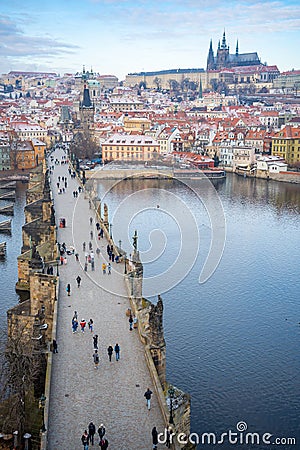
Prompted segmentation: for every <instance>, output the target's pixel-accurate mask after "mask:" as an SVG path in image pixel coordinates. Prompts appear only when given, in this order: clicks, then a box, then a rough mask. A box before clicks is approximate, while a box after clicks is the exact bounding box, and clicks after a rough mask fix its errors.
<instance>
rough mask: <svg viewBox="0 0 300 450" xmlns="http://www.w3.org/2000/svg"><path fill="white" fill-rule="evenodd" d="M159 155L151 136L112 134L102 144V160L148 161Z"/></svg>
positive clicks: (157, 144)
mask: <svg viewBox="0 0 300 450" xmlns="http://www.w3.org/2000/svg"><path fill="white" fill-rule="evenodd" d="M159 153H160V146H159V143H158V142H157V141H155V140H154V139H153V138H152V137H151V136H144V135H139V134H130V135H121V134H114V135H113V136H110V137H109V138H108V139H107V140H106V141H105V142H104V143H103V144H102V160H103V161H106V162H109V161H141V162H142V161H143V162H144V161H149V160H151V159H153V158H155V157H156V156H157V155H158V154H159Z"/></svg>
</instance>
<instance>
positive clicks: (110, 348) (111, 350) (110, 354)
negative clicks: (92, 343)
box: [107, 345, 114, 362]
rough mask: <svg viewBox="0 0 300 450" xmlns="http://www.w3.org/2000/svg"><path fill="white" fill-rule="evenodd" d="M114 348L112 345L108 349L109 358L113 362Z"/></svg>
mask: <svg viewBox="0 0 300 450" xmlns="http://www.w3.org/2000/svg"><path fill="white" fill-rule="evenodd" d="M113 351H114V349H113V348H112V346H111V345H110V346H109V347H108V349H107V353H108V358H109V362H111V357H112V354H113Z"/></svg>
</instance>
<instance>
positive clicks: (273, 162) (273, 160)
mask: <svg viewBox="0 0 300 450" xmlns="http://www.w3.org/2000/svg"><path fill="white" fill-rule="evenodd" d="M256 164H257V165H256V169H257V170H262V171H265V172H269V173H279V172H286V171H287V167H288V165H287V163H286V162H285V161H284V159H283V158H280V157H279V156H258V158H257V160H256Z"/></svg>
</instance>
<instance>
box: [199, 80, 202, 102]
mask: <svg viewBox="0 0 300 450" xmlns="http://www.w3.org/2000/svg"><path fill="white" fill-rule="evenodd" d="M202 97H203V92H202V80H201V78H200V86H199V98H202Z"/></svg>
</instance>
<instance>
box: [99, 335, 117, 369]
mask: <svg viewBox="0 0 300 450" xmlns="http://www.w3.org/2000/svg"><path fill="white" fill-rule="evenodd" d="M93 345H94V353H93V361H94V365H95V369H98V366H99V363H100V355H99V351H98V350H99V349H98V335H97V334H96V335H95V336H93ZM120 351H121V349H120V346H119V344H118V342H117V343H116V345H115V346H114V347H113V346H112V345H109V346H108V347H107V354H108V359H109V362H112V355H113V353H114V352H115V357H116V361H119V360H120Z"/></svg>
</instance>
